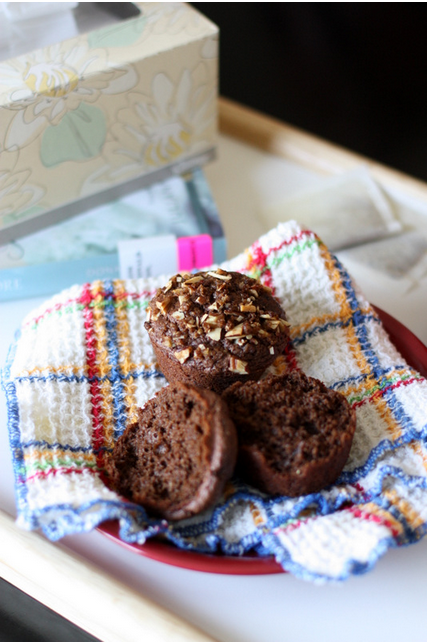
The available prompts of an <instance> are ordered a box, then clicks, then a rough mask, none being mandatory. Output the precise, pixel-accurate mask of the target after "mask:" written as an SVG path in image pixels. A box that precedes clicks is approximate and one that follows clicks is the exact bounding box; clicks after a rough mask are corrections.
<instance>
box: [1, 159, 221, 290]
mask: <svg viewBox="0 0 428 644" xmlns="http://www.w3.org/2000/svg"><path fill="white" fill-rule="evenodd" d="M225 259H226V240H225V237H224V232H223V228H222V225H221V221H220V218H219V214H218V211H217V208H216V205H215V202H214V200H213V197H212V194H211V191H210V188H209V186H208V183H207V181H206V178H205V175H204V173H203V170H201V169H196V170H193V171H192V172H191V173H189V174H188V175H186V176H174V177H171V178H169V179H166V180H165V181H162V182H160V183H156V184H153V185H151V186H149V187H146V188H142V189H141V190H136V191H133V192H132V193H129V194H127V195H126V196H123V197H121V198H119V199H117V200H115V201H111V202H109V203H107V204H104V205H100V206H99V207H96V208H92V209H91V210H88V211H87V212H84V213H81V214H79V215H77V216H74V217H72V218H70V219H67V220H66V221H63V222H61V223H58V224H56V225H53V226H49V227H48V228H44V229H43V230H40V231H38V232H36V233H33V234H31V235H28V236H26V237H21V238H19V239H17V240H15V241H13V242H10V243H9V244H7V245H4V246H2V247H0V301H6V300H12V299H21V298H25V297H36V296H41V295H50V294H54V293H56V292H58V291H61V290H62V289H64V288H68V287H69V286H71V285H73V284H80V283H85V282H91V281H93V280H96V279H106V278H111V279H115V278H119V277H120V278H123V279H125V278H133V277H149V276H151V275H156V274H157V275H159V274H166V273H173V272H176V271H178V270H187V271H189V270H193V269H197V268H203V267H205V266H208V265H210V264H212V263H220V262H222V261H224V260H225Z"/></svg>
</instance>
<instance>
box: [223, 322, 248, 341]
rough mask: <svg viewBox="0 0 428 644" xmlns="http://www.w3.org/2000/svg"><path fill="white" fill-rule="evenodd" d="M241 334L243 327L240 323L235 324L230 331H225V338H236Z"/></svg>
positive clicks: (242, 333)
mask: <svg viewBox="0 0 428 644" xmlns="http://www.w3.org/2000/svg"><path fill="white" fill-rule="evenodd" d="M241 335H244V329H243V325H242V324H238V325H237V326H235V327H233V329H231V330H230V331H228V332H227V333H226V336H225V337H226V338H236V337H239V336H241Z"/></svg>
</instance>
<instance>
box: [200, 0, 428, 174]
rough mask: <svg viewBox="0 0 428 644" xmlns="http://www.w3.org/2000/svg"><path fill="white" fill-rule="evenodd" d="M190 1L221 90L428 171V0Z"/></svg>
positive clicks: (358, 148) (406, 168) (395, 162)
mask: <svg viewBox="0 0 428 644" xmlns="http://www.w3.org/2000/svg"><path fill="white" fill-rule="evenodd" d="M191 4H192V5H193V6H194V7H195V8H196V9H198V10H199V11H200V12H201V13H203V14H204V15H205V16H206V17H207V18H209V19H210V20H212V21H213V22H215V23H216V24H217V25H218V26H219V28H220V94H221V95H222V96H225V97H227V98H230V99H233V100H235V101H238V102H240V103H243V104H244V105H247V106H249V107H252V108H254V109H257V110H259V111H261V112H264V113H265V114H268V115H270V116H273V117H276V118H279V119H281V120H283V121H286V122H288V123H290V124H291V125H295V126H297V127H300V128H303V129H304V130H306V131H307V132H310V133H312V134H316V135H318V136H321V137H322V138H324V139H327V140H329V141H331V142H333V143H337V144H339V145H342V146H344V147H346V148H348V149H350V150H352V151H354V152H358V153H360V154H363V155H365V156H367V157H369V158H371V159H373V160H376V161H379V162H381V163H384V164H386V165H389V166H391V167H393V168H396V169H398V170H402V171H403V172H406V173H408V174H410V175H413V176H415V177H418V178H420V179H423V180H426V151H427V133H426V124H427V110H426V106H427V88H426V81H427V40H426V34H427V6H426V3H422V2H421V3H418V2H415V3H412V2H409V3H391V2H385V3H380V2H374V3H371V2H350V3H344V2H339V3H329V2H327V3H323V2H321V3H312V2H309V3H300V2H255V3H250V2H244V3H238V2H218V3H216V2H192V3H191Z"/></svg>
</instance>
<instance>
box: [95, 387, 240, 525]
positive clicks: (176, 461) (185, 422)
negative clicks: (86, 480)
mask: <svg viewBox="0 0 428 644" xmlns="http://www.w3.org/2000/svg"><path fill="white" fill-rule="evenodd" d="M236 455H237V437H236V429H235V426H234V424H233V422H232V421H231V420H230V417H229V414H228V410H227V406H226V404H225V403H224V402H223V400H222V399H221V398H220V396H218V395H217V394H215V393H214V392H212V391H204V390H201V389H198V388H196V387H192V386H189V385H185V384H182V383H176V384H173V385H169V386H166V387H164V388H163V389H162V390H161V391H160V392H158V394H157V395H156V396H155V397H154V398H152V399H151V400H149V401H148V402H147V404H146V405H145V406H144V407H143V408H142V409H140V410H139V417H138V420H137V421H136V422H134V423H132V424H131V425H129V426H128V427H127V428H126V430H125V431H124V433H123V434H122V436H121V437H120V438H119V439H118V441H117V442H116V444H115V446H114V449H113V452H112V454H111V457H110V459H109V461H108V464H107V475H108V477H109V480H110V484H111V487H112V488H113V489H115V490H116V491H118V492H119V493H120V494H122V495H123V496H124V497H126V498H127V499H129V500H130V501H133V502H134V503H138V504H139V505H142V506H143V507H144V508H145V509H146V510H147V511H148V512H150V513H151V514H154V515H157V516H160V517H164V518H166V519H185V518H187V517H190V516H192V515H194V514H197V513H198V512H201V511H202V510H204V509H206V508H207V507H209V506H210V505H212V504H213V503H215V502H216V501H217V500H218V498H219V497H220V496H221V493H222V491H223V488H224V485H225V483H226V481H227V480H228V479H229V478H230V477H231V475H232V472H233V470H234V467H235V462H236Z"/></svg>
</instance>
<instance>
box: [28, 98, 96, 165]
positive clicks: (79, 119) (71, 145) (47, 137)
mask: <svg viewBox="0 0 428 644" xmlns="http://www.w3.org/2000/svg"><path fill="white" fill-rule="evenodd" d="M106 133H107V128H106V120H105V116H104V113H103V111H102V110H100V109H99V108H98V107H93V106H92V105H87V104H85V103H80V105H79V107H78V108H77V109H75V110H73V111H72V112H68V113H67V114H65V116H64V118H63V119H62V120H61V122H60V123H59V124H58V125H51V126H49V127H48V128H47V129H46V130H45V133H44V134H43V139H42V145H41V148H40V159H41V161H42V163H43V165H44V166H45V167H46V168H52V167H53V166H56V165H59V164H60V163H64V161H83V160H84V159H91V158H93V157H96V156H98V155H99V154H100V152H101V150H102V147H103V145H104V142H105V138H106Z"/></svg>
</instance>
